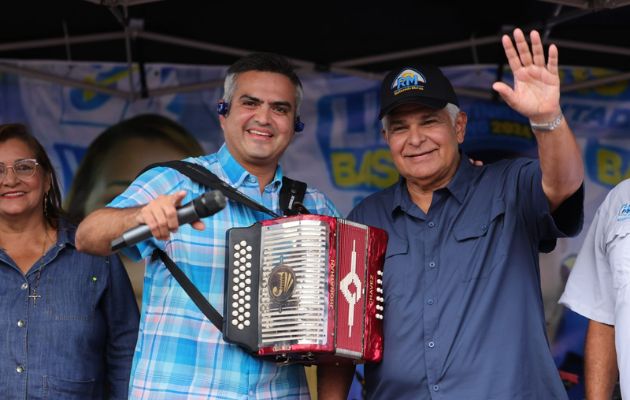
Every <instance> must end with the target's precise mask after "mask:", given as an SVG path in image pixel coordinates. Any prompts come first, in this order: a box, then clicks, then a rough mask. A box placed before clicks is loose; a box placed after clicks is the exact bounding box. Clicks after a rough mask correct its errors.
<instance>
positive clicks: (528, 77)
mask: <svg viewBox="0 0 630 400" xmlns="http://www.w3.org/2000/svg"><path fill="white" fill-rule="evenodd" d="M530 39H531V42H532V45H531V52H530V47H529V44H528V43H527V41H526V40H525V35H524V34H523V31H521V30H520V29H515V30H514V41H515V44H516V47H514V44H513V43H512V39H510V37H509V36H508V35H504V36H503V38H502V43H503V48H504V49H505V55H506V57H507V59H508V63H509V65H510V68H511V69H512V73H513V75H514V88H511V87H509V86H508V85H506V84H505V83H503V82H495V83H494V84H493V85H492V87H493V89H494V90H496V91H497V92H498V93H499V94H500V95H501V97H502V98H503V100H505V102H506V103H507V104H508V105H509V106H510V107H512V108H513V109H514V110H516V111H517V112H519V113H521V114H523V115H524V116H526V117H527V118H529V119H531V120H533V121H542V122H545V121H549V120H550V119H552V118H554V117H555V116H557V115H558V114H559V113H560V78H559V76H558V49H557V47H556V46H555V45H551V46H549V57H548V62H547V64H545V54H544V50H543V45H542V41H541V39H540V35H539V34H538V32H536V31H532V32H531V34H530Z"/></svg>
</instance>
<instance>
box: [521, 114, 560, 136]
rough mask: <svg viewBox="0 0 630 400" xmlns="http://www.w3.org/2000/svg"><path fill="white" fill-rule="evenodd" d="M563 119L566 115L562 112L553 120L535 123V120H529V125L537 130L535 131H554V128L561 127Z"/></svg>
mask: <svg viewBox="0 0 630 400" xmlns="http://www.w3.org/2000/svg"><path fill="white" fill-rule="evenodd" d="M563 119H564V116H563V115H562V113H560V115H558V116H557V117H556V118H554V119H553V120H552V121H550V122H544V123H542V124H537V123H534V122H532V121H531V120H530V121H529V126H531V127H532V130H535V131H540V132H550V131H553V130H554V129H556V128H557V127H559V126H560V124H561V123H562V120H563Z"/></svg>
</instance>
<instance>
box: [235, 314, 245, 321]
mask: <svg viewBox="0 0 630 400" xmlns="http://www.w3.org/2000/svg"><path fill="white" fill-rule="evenodd" d="M237 319H238V320H239V321H241V322H242V321H243V320H244V319H245V317H243V316H242V315H239V316H238V317H237Z"/></svg>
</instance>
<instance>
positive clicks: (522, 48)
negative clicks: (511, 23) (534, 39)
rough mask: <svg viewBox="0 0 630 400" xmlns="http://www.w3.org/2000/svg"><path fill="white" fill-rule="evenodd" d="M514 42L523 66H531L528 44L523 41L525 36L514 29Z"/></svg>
mask: <svg viewBox="0 0 630 400" xmlns="http://www.w3.org/2000/svg"><path fill="white" fill-rule="evenodd" d="M514 41H515V42H516V48H517V49H518V54H519V57H520V60H521V63H522V64H523V66H525V67H527V66H529V65H532V62H533V61H532V55H531V53H530V52H529V44H528V43H527V40H525V34H523V31H522V30H520V29H518V28H517V29H514Z"/></svg>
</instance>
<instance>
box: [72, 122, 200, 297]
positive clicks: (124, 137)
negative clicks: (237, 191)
mask: <svg viewBox="0 0 630 400" xmlns="http://www.w3.org/2000/svg"><path fill="white" fill-rule="evenodd" d="M201 154H203V149H202V148H201V145H200V144H199V143H198V142H197V140H196V139H195V138H194V137H193V136H192V135H191V134H190V133H188V131H186V129H185V128H184V127H183V126H181V125H179V124H178V123H177V122H175V121H173V120H171V119H169V118H166V117H164V116H161V115H158V114H142V115H138V116H135V117H132V118H129V119H126V120H123V121H121V122H119V123H117V124H115V125H112V126H111V127H109V128H108V129H106V130H105V131H103V133H101V134H100V135H99V136H98V137H97V138H96V139H95V140H94V141H93V142H92V143H91V144H90V146H89V147H88V148H87V151H86V153H85V156H84V157H83V160H82V161H81V164H80V165H79V168H78V169H77V172H76V174H75V177H74V180H73V181H72V187H71V188H70V191H69V194H68V197H67V199H66V210H68V215H69V217H70V219H71V220H72V221H73V222H74V223H77V224H78V223H80V222H81V221H82V220H83V218H84V217H85V216H86V215H87V214H89V213H90V212H92V211H94V210H96V209H99V208H101V207H104V206H105V205H106V204H107V203H109V202H110V201H112V200H113V199H114V198H115V197H116V196H118V195H119V194H120V193H122V192H123V190H125V188H127V186H129V184H130V183H131V182H132V181H133V180H134V179H135V178H136V176H137V175H138V173H140V171H142V169H144V168H145V167H146V166H147V165H150V164H153V163H157V162H160V161H169V160H179V159H182V158H184V157H189V156H198V155H201ZM121 259H122V261H123V263H124V265H125V269H126V270H127V274H128V275H129V279H131V285H132V286H133V291H134V293H135V295H136V301H137V303H138V306H141V304H142V286H143V281H144V263H143V262H142V261H140V262H134V261H132V260H131V259H130V258H129V257H127V256H125V255H122V256H121Z"/></svg>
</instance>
